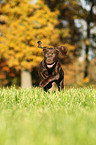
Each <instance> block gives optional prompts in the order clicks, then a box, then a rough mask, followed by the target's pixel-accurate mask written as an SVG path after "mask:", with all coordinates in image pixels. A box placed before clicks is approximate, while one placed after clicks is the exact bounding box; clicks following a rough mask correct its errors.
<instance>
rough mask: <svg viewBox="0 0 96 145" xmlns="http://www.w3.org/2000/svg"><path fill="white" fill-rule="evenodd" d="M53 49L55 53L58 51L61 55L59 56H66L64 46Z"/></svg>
mask: <svg viewBox="0 0 96 145" xmlns="http://www.w3.org/2000/svg"><path fill="white" fill-rule="evenodd" d="M55 49H56V50H57V51H59V52H60V53H61V55H66V53H67V51H68V49H67V47H66V46H58V47H55Z"/></svg>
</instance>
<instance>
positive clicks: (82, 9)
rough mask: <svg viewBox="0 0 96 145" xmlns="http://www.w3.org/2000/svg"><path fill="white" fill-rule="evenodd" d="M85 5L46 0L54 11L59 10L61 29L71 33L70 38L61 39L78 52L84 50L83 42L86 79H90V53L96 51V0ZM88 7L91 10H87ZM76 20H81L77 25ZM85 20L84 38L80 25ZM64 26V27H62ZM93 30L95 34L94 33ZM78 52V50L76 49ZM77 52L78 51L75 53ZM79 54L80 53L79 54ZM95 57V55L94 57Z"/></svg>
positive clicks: (79, 0) (63, 0)
mask: <svg viewBox="0 0 96 145" xmlns="http://www.w3.org/2000/svg"><path fill="white" fill-rule="evenodd" d="M84 1H85V5H83V4H82V3H81V2H82V0H75V1H72V0H67V1H66V0H45V3H47V4H48V6H49V7H50V9H51V10H52V11H54V10H55V9H58V10H59V12H60V13H59V15H58V20H59V21H60V22H61V23H60V25H59V28H60V29H61V28H63V30H66V28H67V29H68V30H69V32H70V37H64V38H63V37H61V39H62V41H63V42H66V41H67V42H68V43H70V44H73V46H74V45H75V48H77V52H78V50H79V49H81V48H82V41H83V42H84V44H85V45H86V46H85V70H84V79H85V78H87V77H88V67H89V62H90V61H89V58H88V57H89V52H90V49H91V51H92V52H93V53H94V50H95V51H96V0H84ZM86 5H87V6H88V8H90V9H89V10H87V9H86ZM76 20H79V21H78V22H77V24H76ZM82 20H84V21H85V22H86V30H85V34H86V36H84V30H83V29H82V27H81V26H80V25H79V27H78V26H77V25H78V23H79V22H81V21H82ZM61 24H63V25H61ZM83 25H84V24H83ZM92 29H94V30H95V32H93V33H92ZM75 50H76V49H75ZM75 52H76V51H75ZM77 54H78V53H77ZM94 56H95V55H94Z"/></svg>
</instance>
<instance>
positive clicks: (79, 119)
mask: <svg viewBox="0 0 96 145" xmlns="http://www.w3.org/2000/svg"><path fill="white" fill-rule="evenodd" d="M0 145H96V89H95V88H92V87H89V88H87V87H84V88H78V89H75V88H72V89H65V91H62V92H58V91H56V92H49V93H45V92H44V91H43V90H42V89H40V88H33V89H18V90H17V89H16V88H15V87H13V88H10V89H0Z"/></svg>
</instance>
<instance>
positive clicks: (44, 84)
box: [40, 74, 60, 87]
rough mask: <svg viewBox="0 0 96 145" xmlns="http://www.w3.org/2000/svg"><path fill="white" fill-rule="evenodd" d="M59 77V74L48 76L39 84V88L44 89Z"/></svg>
mask: <svg viewBox="0 0 96 145" xmlns="http://www.w3.org/2000/svg"><path fill="white" fill-rule="evenodd" d="M59 77H60V76H59V74H57V75H51V76H48V77H47V78H45V79H43V80H42V81H41V82H40V87H46V86H47V85H48V84H49V83H51V82H54V81H56V80H58V79H59Z"/></svg>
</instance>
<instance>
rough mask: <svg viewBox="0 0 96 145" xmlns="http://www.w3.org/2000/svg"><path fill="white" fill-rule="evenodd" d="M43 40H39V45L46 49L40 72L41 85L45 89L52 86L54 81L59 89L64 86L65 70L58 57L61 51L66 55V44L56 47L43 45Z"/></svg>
mask: <svg viewBox="0 0 96 145" xmlns="http://www.w3.org/2000/svg"><path fill="white" fill-rule="evenodd" d="M41 44H42V42H41V41H38V47H39V48H42V49H43V51H44V59H43V60H42V62H41V63H40V67H39V74H40V78H41V81H40V84H39V86H40V87H43V88H44V90H45V91H47V90H48V89H50V88H51V87H52V83H53V82H55V83H56V84H57V86H58V90H59V91H60V90H62V89H63V88H64V84H63V79H64V72H63V70H62V68H61V65H60V60H59V57H58V54H59V52H60V53H61V54H62V55H63V56H64V55H66V53H67V48H66V47H65V46H59V47H55V48H49V47H41Z"/></svg>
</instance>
